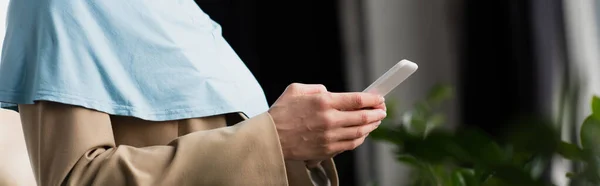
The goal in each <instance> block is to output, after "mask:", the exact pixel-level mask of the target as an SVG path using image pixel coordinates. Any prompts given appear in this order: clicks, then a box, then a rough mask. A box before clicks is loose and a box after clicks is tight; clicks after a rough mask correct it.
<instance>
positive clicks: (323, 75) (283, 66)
mask: <svg viewBox="0 0 600 186" xmlns="http://www.w3.org/2000/svg"><path fill="white" fill-rule="evenodd" d="M196 3H197V4H198V5H199V6H200V7H201V9H202V10H204V11H205V12H206V13H207V14H208V15H209V16H211V18H212V19H213V20H215V21H216V22H218V23H219V24H221V26H222V27H223V35H224V37H225V39H226V40H227V41H228V42H229V43H230V44H231V45H232V47H233V49H234V50H235V51H236V52H237V53H238V55H239V56H240V57H241V58H242V60H244V62H245V64H246V65H247V66H248V68H249V69H250V70H251V71H252V73H253V74H254V75H255V77H256V78H257V79H258V81H259V83H260V84H261V86H262V87H263V90H264V91H265V94H266V96H267V100H268V102H269V104H272V103H273V102H274V101H275V100H276V99H277V98H278V97H279V95H280V94H281V93H282V92H283V91H284V89H285V88H286V87H287V85H289V84H290V83H293V82H299V83H319V84H324V85H325V86H326V87H327V88H328V89H329V90H330V91H334V92H342V91H346V89H347V88H346V87H345V79H344V71H345V68H344V66H343V65H344V63H343V59H342V54H341V46H340V38H341V36H340V31H339V28H338V24H339V23H338V13H337V12H338V9H337V8H338V7H337V2H336V1H320V2H319V3H313V2H309V1H290V2H286V3H282V2H280V3H273V2H271V1H258V0H196ZM353 158H354V155H353V152H344V153H342V154H340V155H338V156H337V157H335V161H336V164H337V166H338V171H339V176H340V184H341V185H348V186H353V185H354V177H355V176H354V160H353Z"/></svg>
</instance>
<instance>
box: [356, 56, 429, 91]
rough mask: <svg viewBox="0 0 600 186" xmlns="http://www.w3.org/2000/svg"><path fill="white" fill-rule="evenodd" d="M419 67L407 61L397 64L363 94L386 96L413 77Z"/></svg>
mask: <svg viewBox="0 0 600 186" xmlns="http://www.w3.org/2000/svg"><path fill="white" fill-rule="evenodd" d="M418 68H419V66H418V65H417V64H416V63H413V62H411V61H408V60H406V59H404V60H402V61H400V62H398V63H396V65H394V66H393V67H392V68H390V69H389V70H388V71H387V72H385V73H384V74H383V75H382V76H380V77H379V78H377V80H375V82H373V83H372V84H371V85H369V87H367V88H366V89H365V90H364V91H363V92H369V93H374V94H379V95H381V96H385V95H387V94H388V93H390V92H391V91H392V90H394V88H396V87H397V86H398V85H400V83H402V82H403V81H404V80H406V79H407V78H408V77H409V76H410V75H412V74H413V73H414V72H415V71H417V69H418Z"/></svg>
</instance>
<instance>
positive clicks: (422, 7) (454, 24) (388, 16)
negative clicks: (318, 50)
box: [340, 0, 462, 186]
mask: <svg viewBox="0 0 600 186" xmlns="http://www.w3.org/2000/svg"><path fill="white" fill-rule="evenodd" d="M461 3H462V0H427V1H423V0H363V1H360V2H357V1H355V0H346V1H342V3H340V6H342V15H343V16H344V17H343V19H344V20H343V21H342V24H343V25H342V26H343V27H342V28H343V29H344V33H345V34H346V35H345V41H346V43H345V45H344V46H346V52H347V55H346V56H347V57H348V64H349V65H348V79H349V80H350V87H351V89H353V90H357V91H359V90H362V89H364V88H365V87H366V86H368V84H370V83H371V82H372V81H374V80H375V79H376V78H377V77H379V76H380V75H382V74H383V73H384V72H385V71H387V70H388V69H389V68H390V67H392V66H393V65H394V64H395V63H397V62H398V61H400V60H402V59H408V60H411V61H413V62H415V63H417V64H418V65H419V70H418V71H417V72H416V73H415V74H414V75H413V76H411V77H410V78H409V79H408V80H407V81H405V82H404V83H402V84H401V85H400V86H399V88H397V89H396V90H395V91H393V92H392V93H390V95H389V96H388V98H391V99H396V100H399V101H401V104H400V108H401V109H406V108H408V107H410V106H411V105H412V103H414V102H415V101H416V100H420V99H422V98H424V96H425V94H426V93H427V91H428V90H429V88H431V86H433V85H434V84H435V83H440V82H445V83H450V84H453V85H454V86H458V85H457V84H456V83H457V74H458V55H459V48H458V47H459V43H458V42H459V36H458V34H459V33H460V30H459V29H460V28H461V24H460V22H458V21H459V20H460V19H458V18H459V16H460V15H461V10H460V8H461V7H462V4H461ZM352 5H354V6H352ZM357 6H358V7H359V8H357ZM344 8H345V9H344ZM348 9H350V10H348ZM352 23H354V24H352ZM456 103H458V101H457V100H456V99H455V101H453V102H452V103H450V105H449V107H448V109H447V113H448V117H449V118H448V119H449V121H450V123H449V124H450V125H454V124H456V122H457V120H458V119H459V118H458V117H457V116H458V114H459V113H458V110H459V109H458V108H459V106H458V105H457V104H456ZM392 150H393V149H392V148H391V147H390V146H389V145H387V144H381V143H373V142H372V141H369V142H367V143H366V144H365V145H363V146H361V147H360V148H359V149H358V150H357V165H358V166H359V178H360V183H359V185H365V184H366V183H367V182H368V181H376V182H377V183H378V185H381V186H398V185H403V183H404V182H403V181H404V180H406V178H407V176H409V175H408V174H407V168H406V167H403V166H401V165H399V164H398V163H396V161H395V160H394V157H393V152H392Z"/></svg>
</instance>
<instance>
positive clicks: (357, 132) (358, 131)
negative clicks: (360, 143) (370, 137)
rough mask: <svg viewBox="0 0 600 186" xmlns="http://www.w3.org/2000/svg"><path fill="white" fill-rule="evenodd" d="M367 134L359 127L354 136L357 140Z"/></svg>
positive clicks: (363, 128)
mask: <svg viewBox="0 0 600 186" xmlns="http://www.w3.org/2000/svg"><path fill="white" fill-rule="evenodd" d="M366 134H367V131H366V128H365V127H360V128H358V129H357V130H356V136H355V137H357V138H359V137H362V136H364V135H366Z"/></svg>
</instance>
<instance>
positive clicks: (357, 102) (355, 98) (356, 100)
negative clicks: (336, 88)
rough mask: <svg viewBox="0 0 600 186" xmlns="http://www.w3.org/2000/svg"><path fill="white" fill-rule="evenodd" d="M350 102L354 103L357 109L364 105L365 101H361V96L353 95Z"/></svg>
mask: <svg viewBox="0 0 600 186" xmlns="http://www.w3.org/2000/svg"><path fill="white" fill-rule="evenodd" d="M352 100H353V101H354V104H355V105H356V106H357V107H361V106H362V105H363V104H364V101H365V100H364V99H363V97H362V96H360V95H359V94H355V95H354V96H353V98H352Z"/></svg>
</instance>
